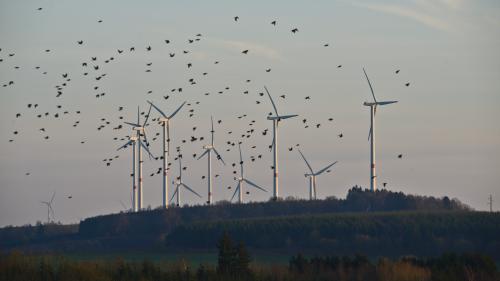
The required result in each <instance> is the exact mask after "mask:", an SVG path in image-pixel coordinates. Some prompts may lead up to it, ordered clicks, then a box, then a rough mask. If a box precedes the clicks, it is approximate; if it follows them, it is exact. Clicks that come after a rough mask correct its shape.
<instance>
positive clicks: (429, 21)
mask: <svg viewBox="0 0 500 281" xmlns="http://www.w3.org/2000/svg"><path fill="white" fill-rule="evenodd" d="M443 2H445V3H446V2H449V3H446V4H449V5H458V4H456V3H458V2H457V1H443ZM452 3H453V4H452ZM355 5H356V6H358V7H362V8H366V9H369V10H372V11H377V12H383V13H387V14H392V15H396V16H400V17H404V18H409V19H412V20H415V21H417V22H419V23H422V24H424V25H426V26H428V27H431V28H433V29H437V30H441V31H450V29H451V27H450V25H449V24H448V23H447V22H446V21H444V20H442V19H440V18H438V17H436V16H432V15H430V13H429V12H423V11H418V9H416V8H408V7H403V6H399V5H384V4H365V3H355Z"/></svg>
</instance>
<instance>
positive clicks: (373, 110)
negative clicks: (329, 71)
mask: <svg viewBox="0 0 500 281" xmlns="http://www.w3.org/2000/svg"><path fill="white" fill-rule="evenodd" d="M363 72H364V73H365V77H366V81H368V85H369V86H370V91H371V92H372V96H373V102H364V103H363V105H365V106H369V107H370V131H369V133H368V139H369V140H370V191H375V190H377V173H376V170H375V114H377V106H379V105H387V104H391V103H396V102H397V101H377V99H376V98H375V93H374V92H373V88H372V84H371V83H370V79H369V78H368V75H367V74H366V71H365V69H364V68H363Z"/></svg>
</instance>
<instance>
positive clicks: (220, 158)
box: [213, 147, 226, 165]
mask: <svg viewBox="0 0 500 281" xmlns="http://www.w3.org/2000/svg"><path fill="white" fill-rule="evenodd" d="M213 150H214V152H215V155H217V159H219V160H220V161H221V162H222V164H224V165H226V162H224V159H222V156H220V154H219V152H217V149H215V147H214V148H213Z"/></svg>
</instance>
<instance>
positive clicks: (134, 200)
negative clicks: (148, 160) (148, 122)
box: [117, 136, 138, 212]
mask: <svg viewBox="0 0 500 281" xmlns="http://www.w3.org/2000/svg"><path fill="white" fill-rule="evenodd" d="M136 143H137V136H130V137H129V141H128V142H127V143H125V144H124V145H122V146H120V147H119V148H118V149H117V150H120V149H124V148H126V147H127V146H129V145H132V210H133V211H134V212H137V209H138V206H137V176H136V174H135V169H136V167H137V163H136V160H135V157H136V155H137V150H136Z"/></svg>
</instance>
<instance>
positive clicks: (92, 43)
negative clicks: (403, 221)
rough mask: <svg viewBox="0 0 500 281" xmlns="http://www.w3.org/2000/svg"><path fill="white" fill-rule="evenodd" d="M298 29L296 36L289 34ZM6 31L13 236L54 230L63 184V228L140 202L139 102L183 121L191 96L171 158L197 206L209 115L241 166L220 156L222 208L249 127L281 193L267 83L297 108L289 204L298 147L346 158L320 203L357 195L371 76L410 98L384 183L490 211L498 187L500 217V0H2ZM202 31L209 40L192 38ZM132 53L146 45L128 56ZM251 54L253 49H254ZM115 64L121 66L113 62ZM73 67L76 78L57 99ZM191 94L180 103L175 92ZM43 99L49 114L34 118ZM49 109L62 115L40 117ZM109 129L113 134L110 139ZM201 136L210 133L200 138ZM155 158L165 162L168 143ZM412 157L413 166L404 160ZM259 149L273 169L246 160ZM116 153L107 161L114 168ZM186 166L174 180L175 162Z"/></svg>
mask: <svg viewBox="0 0 500 281" xmlns="http://www.w3.org/2000/svg"><path fill="white" fill-rule="evenodd" d="M39 7H42V8H43V9H42V10H37V9H38V8H39ZM234 16H239V20H238V21H237V22H235V21H234V19H233V17H234ZM98 20H102V23H99V22H98ZM273 20H276V21H277V24H276V26H273V25H271V24H270V22H271V21H273ZM293 28H298V30H299V31H298V32H297V33H295V34H292V33H291V30H292V29H293ZM198 33H200V34H202V36H201V37H197V36H196V35H197V34H198ZM0 38H1V39H0V48H1V51H0V59H2V61H1V62H0V85H2V86H3V85H4V84H7V86H6V87H0V117H1V119H0V129H1V132H2V134H1V139H0V147H1V148H0V159H1V161H0V226H5V225H10V224H12V225H22V224H27V223H35V222H36V221H37V220H41V221H45V220H46V207H45V206H44V205H42V204H41V203H40V201H41V200H49V199H50V196H51V195H52V192H54V191H56V198H55V200H54V210H55V212H56V220H58V221H61V222H65V223H67V222H76V221H78V220H79V219H82V218H86V217H88V216H94V215H99V214H106V213H110V212H118V211H120V210H123V209H124V208H123V207H122V203H123V204H125V205H126V206H127V207H129V206H130V194H131V178H130V176H129V175H130V173H131V158H130V156H131V155H130V154H131V153H130V150H128V149H127V150H123V151H119V152H117V151H116V149H117V148H118V147H119V146H120V145H122V144H123V143H124V142H125V141H121V140H119V139H121V138H126V137H127V136H128V135H129V134H130V133H131V130H130V129H129V127H127V126H124V127H123V129H121V130H113V128H114V127H116V126H118V125H119V124H122V122H123V121H127V120H128V121H132V120H135V118H136V110H137V106H138V105H140V106H141V111H143V110H146V109H147V103H146V100H147V99H149V100H152V101H154V102H156V103H157V104H158V105H159V106H160V107H161V108H163V109H164V110H165V111H168V112H171V111H172V110H174V109H175V108H176V107H177V106H178V105H179V104H180V103H182V102H183V101H184V100H186V101H188V102H189V103H191V106H188V107H185V108H184V109H183V110H182V111H181V112H180V113H179V115H178V116H176V118H175V120H173V121H172V131H171V132H172V147H176V146H181V147H182V151H183V154H184V163H185V165H186V166H187V167H188V169H187V171H185V173H184V175H183V176H184V182H186V183H187V184H189V185H190V186H191V187H193V188H194V189H196V190H197V191H198V192H199V193H201V194H202V195H204V197H205V198H203V199H198V198H196V197H194V196H192V195H191V194H188V193H184V194H183V197H184V198H183V199H184V200H185V202H186V203H189V204H203V202H204V201H206V181H205V180H202V178H201V176H202V175H204V174H206V160H205V159H203V160H199V161H197V160H195V159H194V158H193V157H192V154H194V153H197V154H198V155H200V154H201V153H202V152H203V150H202V146H203V145H204V144H206V140H208V139H209V138H208V137H209V122H210V115H213V116H214V119H215V120H222V122H221V123H220V124H216V137H215V139H216V146H217V147H218V150H219V151H220V152H221V154H222V156H223V158H224V159H225V160H226V163H228V165H227V166H223V165H221V164H220V163H216V161H214V162H213V168H214V174H219V175H220V176H219V177H217V178H215V180H214V200H216V201H219V200H227V199H229V198H230V197H231V195H232V192H233V190H234V186H235V181H234V180H233V174H232V171H233V168H232V167H231V163H233V162H237V161H238V160H237V159H238V153H237V147H233V146H230V145H227V144H226V142H227V141H231V142H237V141H238V140H240V137H241V135H242V134H245V132H246V131H247V130H250V129H252V128H253V129H254V130H255V133H253V134H252V136H251V137H250V138H248V139H247V138H244V139H242V141H243V148H244V157H247V159H246V162H245V165H246V167H245V168H246V169H245V172H246V174H247V175H248V178H250V179H251V180H253V181H255V182H256V183H258V184H260V185H262V186H264V187H266V188H267V189H268V191H269V192H268V193H264V192H261V191H258V190H250V191H251V194H250V195H246V196H245V200H257V201H262V200H267V199H268V198H269V197H270V196H271V195H272V171H271V169H270V166H271V165H272V158H271V156H272V155H271V153H270V152H269V149H268V148H267V146H268V145H269V144H270V143H271V141H272V135H271V130H272V123H271V122H270V121H267V120H266V115H267V113H268V112H270V111H271V110H272V107H271V104H270V102H269V100H268V99H267V97H266V96H263V97H261V96H260V95H259V93H261V92H263V91H264V90H263V86H264V85H266V86H267V87H268V88H269V89H270V91H271V93H272V94H273V96H274V98H275V100H276V103H277V106H278V110H279V111H280V113H283V114H299V115H300V117H298V118H295V119H290V120H286V121H284V122H282V123H281V124H280V133H279V140H280V142H279V145H280V152H279V155H280V159H281V166H280V177H281V178H280V184H281V187H280V195H281V196H282V197H286V196H295V197H299V198H307V197H308V182H307V179H306V178H305V177H304V176H303V174H304V173H305V172H306V166H305V164H304V162H303V161H302V160H301V159H300V156H299V154H298V152H297V150H296V149H295V148H294V150H293V151H289V150H288V148H289V147H292V146H295V144H300V148H301V150H302V151H303V152H304V154H305V155H306V157H308V160H309V162H310V163H311V165H312V166H313V168H315V169H320V168H322V167H323V166H325V165H327V164H328V163H330V162H331V161H335V160H337V161H339V163H338V164H337V165H336V166H334V168H333V169H332V172H331V173H327V174H324V175H322V176H320V177H318V179H317V181H318V197H320V198H325V197H327V196H332V195H333V196H337V197H345V195H346V191H347V189H348V188H350V187H352V186H354V185H361V186H363V187H368V186H369V143H368V141H367V135H368V130H369V109H368V108H367V107H364V106H363V105H362V103H363V102H364V101H370V100H371V94H370V91H369V87H368V84H367V83H366V80H365V79H364V76H363V72H362V67H365V68H366V69H367V71H368V74H369V76H370V78H371V80H372V84H373V86H374V89H375V93H376V95H377V98H378V99H379V100H398V101H399V103H397V104H395V105H391V106H387V107H384V108H380V109H379V111H378V113H377V160H378V163H377V166H378V174H379V175H378V179H379V183H382V182H387V187H386V188H387V189H389V190H394V191H403V192H405V193H413V194H420V195H432V196H444V195H447V196H449V197H453V198H455V197H456V198H459V199H460V200H462V201H463V202H465V203H467V204H470V205H471V206H472V207H474V208H476V209H480V210H482V209H486V208H487V197H488V196H489V194H492V195H493V198H494V200H495V201H496V202H495V203H494V204H495V208H496V209H498V208H499V207H498V206H500V205H499V204H500V203H498V202H500V194H499V184H498V182H499V181H500V160H499V159H500V125H499V120H500V110H499V109H498V108H499V104H500V84H499V83H500V82H499V81H500V52H499V51H498V50H500V2H499V1H496V0H491V1H472V0H414V1H399V0H398V1H371V0H370V1H369V0H358V1H332V0H328V1H289V0H287V1H229V0H228V1H49V0H37V1H6V0H0ZM195 38H200V41H195V42H194V43H192V44H190V43H189V42H188V39H195ZM166 39H168V40H170V44H166V43H165V40H166ZM79 40H83V41H84V42H83V44H82V45H79V44H78V43H77V41H79ZM325 44H329V46H328V47H324V45H325ZM132 46H133V47H135V49H136V50H135V52H130V51H129V48H130V47H132ZM147 46H151V47H152V50H151V51H150V52H148V51H146V47H147ZM118 49H120V50H124V51H123V53H121V54H118V52H117V50H118ZM245 49H248V50H249V52H248V54H247V55H244V54H242V53H241V52H242V51H243V50H245ZM45 50H50V52H46V51H45ZM183 50H186V51H189V53H187V54H184V53H183ZM169 53H175V56H174V57H173V58H172V57H170V56H169ZM9 54H14V56H9ZM91 57H97V60H96V61H92V60H91ZM110 57H113V58H114V60H112V61H110V62H109V63H105V60H108V59H109V58H110ZM215 61H219V62H220V63H219V64H214V62H215ZM83 62H87V63H88V67H82V63H83ZM147 63H152V65H151V66H148V65H147ZM188 63H192V67H190V68H188V67H187V64H188ZM95 65H99V70H94V68H93V66H95ZM339 65H341V66H342V67H338V66H339ZM37 66H39V69H36V67H37ZM16 67H18V68H16ZM268 68H270V69H271V71H270V72H266V69H268ZM148 69H149V70H151V72H146V70H148ZM397 69H400V70H401V71H400V73H399V74H395V71H396V70H397ZM44 72H46V74H44ZM84 72H88V73H89V74H88V75H87V76H84V75H83V73H84ZM204 72H206V73H207V75H203V73H204ZM65 73H68V78H69V79H71V81H69V82H67V86H66V87H64V89H63V91H62V92H63V94H62V95H61V96H60V97H59V98H56V94H57V90H56V88H55V87H56V86H57V85H61V84H62V83H64V82H65V81H64V78H63V77H62V74H65ZM102 74H106V76H105V77H103V78H101V80H99V81H97V80H96V79H95V78H96V77H98V76H100V75H102ZM191 78H193V79H194V81H195V82H196V84H194V85H191V83H190V82H189V79H191ZM247 79H248V80H251V81H250V82H247V81H246V80H247ZM9 81H13V82H14V84H13V85H8V84H9ZM408 82H409V83H410V86H409V87H406V86H405V83H408ZM95 86H98V87H99V88H98V89H97V90H94V87H95ZM179 87H182V88H183V91H182V93H179V92H177V91H175V92H171V89H173V88H179ZM226 87H229V89H228V90H226V89H225V88H226ZM148 91H152V93H150V94H148ZM219 91H222V94H219V93H218V92H219ZM244 91H248V94H244ZM103 92H105V93H106V94H105V96H103V97H100V98H95V95H96V94H99V93H103ZM205 93H209V95H205ZM283 94H284V95H285V97H286V98H285V99H283V98H280V97H279V96H280V95H283ZM167 95H169V98H168V99H167V100H165V99H164V98H163V96H167ZM305 96H310V97H311V99H310V100H305V99H304V97H305ZM196 101H199V104H195V102H196ZM257 101H260V104H257V103H256V102H257ZM29 103H31V104H38V107H37V108H28V107H27V105H28V104H29ZM58 105H61V108H60V109H58V108H57V106H58ZM120 106H122V107H124V110H123V111H118V107H120ZM191 109H192V110H194V116H193V117H189V113H190V112H189V110H191ZM77 110H80V111H81V114H79V115H78V114H76V113H75V112H76V111H77ZM64 111H68V112H69V113H68V114H64ZM45 112H50V115H49V116H48V117H45V116H44V117H42V118H37V115H38V114H44V113H45ZM17 113H21V117H19V118H16V114H17ZM55 113H59V114H60V117H59V118H55V117H54V114H55ZM243 115H246V116H245V117H243V118H241V119H239V118H238V116H243ZM119 116H124V120H120V119H119ZM151 117H152V118H156V117H158V114H156V113H153V114H152V115H151ZM102 118H105V120H104V121H102V120H101V119H102ZM304 118H306V119H307V124H308V125H309V126H310V127H309V128H307V129H306V128H304V124H303V123H302V119H304ZM328 118H333V121H332V122H329V121H328ZM252 120H255V124H254V125H253V126H250V125H249V123H250V122H251V121H252ZM76 121H80V123H79V124H78V126H77V127H73V124H74V123H75V122H76ZM106 121H109V122H110V124H109V125H106V126H105V127H104V128H103V129H102V130H100V131H98V130H97V128H98V127H99V126H100V125H105V122H106ZM318 123H320V124H321V126H320V127H319V128H316V124H318ZM194 126H196V127H197V129H196V131H193V130H192V128H193V127H194ZM40 128H44V129H45V132H41V131H40V130H39V129H40ZM266 128H268V129H269V133H268V134H267V135H265V136H264V135H262V131H263V130H264V129H266ZM148 130H149V131H148V133H149V137H150V138H151V139H152V138H153V137H154V135H155V134H156V133H158V132H160V127H159V126H158V124H157V123H155V122H150V125H149V126H148ZM14 131H18V134H17V135H14ZM229 131H232V132H233V133H232V134H228V132H229ZM340 133H342V134H343V135H344V137H343V138H339V137H338V136H337V135H338V134H340ZM47 135H48V136H49V137H50V138H49V139H48V140H46V139H44V137H45V136H47ZM191 136H196V137H199V136H204V137H205V138H206V139H205V140H204V141H201V142H200V141H196V142H193V143H192V142H190V141H189V139H190V137H191ZM115 137H116V138H119V139H118V140H114V139H113V138H115ZM11 139H12V140H13V142H9V140H11ZM183 139H186V140H188V141H187V142H186V143H182V142H181V140H183ZM82 141H85V143H84V144H81V142H82ZM252 146H256V148H251V147H252ZM151 148H152V151H153V153H154V154H156V155H157V156H159V155H160V153H161V142H160V139H157V140H156V141H153V142H152V144H151ZM227 149H230V151H227ZM400 153H402V154H403V155H404V156H403V159H398V158H397V155H398V154H400ZM258 154H262V155H263V157H262V159H261V160H256V161H255V162H251V161H249V159H248V157H250V156H251V155H253V156H257V155H258ZM117 155H118V156H119V158H117V159H114V160H113V161H112V162H111V165H110V166H109V167H108V166H106V164H105V162H103V159H107V158H113V157H115V156H117ZM173 157H174V156H173V155H172V157H171V159H170V160H171V161H173ZM172 165H173V166H172V167H173V168H174V169H172V172H173V173H171V175H173V176H175V175H176V174H177V163H173V164H172ZM159 167H161V161H149V160H148V159H147V158H146V159H145V164H144V173H145V176H144V205H145V206H148V205H151V207H153V208H155V207H157V206H159V205H161V181H162V179H161V176H160V175H155V176H153V177H150V174H151V173H153V172H156V170H157V169H158V168H159ZM26 173H30V174H29V175H26ZM229 185H230V186H233V187H232V189H231V190H228V189H227V187H228V186H229ZM172 191H173V190H171V194H172ZM70 195H71V196H72V197H73V198H72V199H68V196H70ZM121 202H122V203H121Z"/></svg>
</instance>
